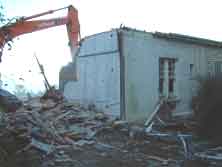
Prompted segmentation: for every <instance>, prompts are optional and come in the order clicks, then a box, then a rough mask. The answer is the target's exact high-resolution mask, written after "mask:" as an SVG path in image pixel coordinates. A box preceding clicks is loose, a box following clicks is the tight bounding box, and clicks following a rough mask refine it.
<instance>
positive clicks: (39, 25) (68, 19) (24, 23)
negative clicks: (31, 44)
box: [0, 5, 80, 62]
mask: <svg viewBox="0 0 222 167" xmlns="http://www.w3.org/2000/svg"><path fill="white" fill-rule="evenodd" d="M67 8H68V15H67V16H65V17H60V18H52V19H45V20H33V19H35V18H37V17H40V16H44V15H48V14H52V13H54V12H56V11H60V10H64V9H67ZM61 25H66V27H67V33H68V39H69V46H70V49H71V55H72V58H73V59H74V60H75V56H76V53H77V50H78V40H79V39H80V25H79V20H78V11H77V9H75V8H74V7H73V6H71V5H70V6H68V7H64V8H60V9H56V10H50V11H47V12H43V13H40V14H36V15H33V16H29V17H21V18H19V19H17V20H16V21H15V22H14V23H8V24H6V25H4V26H3V27H1V28H0V62H1V57H2V53H3V49H4V46H5V44H7V43H8V44H9V42H10V41H12V39H13V38H15V37H17V36H19V35H22V34H27V33H32V32H35V31H40V30H43V29H47V28H51V27H55V26H61Z"/></svg>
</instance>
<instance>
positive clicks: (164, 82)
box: [159, 58, 176, 98]
mask: <svg viewBox="0 0 222 167" xmlns="http://www.w3.org/2000/svg"><path fill="white" fill-rule="evenodd" d="M175 64H176V59H174V58H160V59H159V94H160V96H163V97H166V98H170V97H173V96H175V80H176V75H175Z"/></svg>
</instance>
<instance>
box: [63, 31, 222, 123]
mask: <svg viewBox="0 0 222 167" xmlns="http://www.w3.org/2000/svg"><path fill="white" fill-rule="evenodd" d="M221 47H222V43H220V42H217V41H212V40H207V39H202V38H196V37H190V36H184V35H179V34H173V33H160V32H155V33H151V32H144V31H138V30H134V29H130V28H120V29H113V30H111V31H107V32H103V33H99V34H95V35H92V36H89V37H86V38H84V39H83V40H82V41H81V45H80V48H79V53H78V58H77V62H76V64H77V73H78V80H77V81H74V80H72V78H73V77H72V75H73V73H74V72H73V69H75V67H74V65H73V64H72V63H70V64H69V65H67V66H65V67H63V69H62V70H61V72H60V89H61V90H62V91H63V92H64V95H65V97H66V98H67V99H69V100H75V101H78V102H80V103H82V104H87V105H94V106H95V107H96V108H97V109H99V110H102V111H105V112H107V113H108V114H110V115H114V116H118V117H120V118H121V119H126V120H128V121H135V120H141V119H146V118H147V117H148V116H149V115H150V114H151V113H152V112H153V111H154V108H155V106H156V105H157V104H158V103H159V101H160V99H164V100H165V101H167V102H169V103H170V104H172V105H171V106H172V107H171V111H170V112H172V114H173V115H184V114H191V113H192V109H191V105H190V104H191V100H192V97H193V95H195V92H196V90H197V86H198V81H197V78H198V77H200V76H201V77H203V76H208V75H214V74H215V73H220V72H222V48H221Z"/></svg>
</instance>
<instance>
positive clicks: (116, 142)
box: [0, 97, 222, 167]
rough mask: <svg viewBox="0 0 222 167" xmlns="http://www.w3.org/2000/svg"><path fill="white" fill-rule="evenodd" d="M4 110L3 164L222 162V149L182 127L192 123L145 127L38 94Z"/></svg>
mask: <svg viewBox="0 0 222 167" xmlns="http://www.w3.org/2000/svg"><path fill="white" fill-rule="evenodd" d="M4 114H5V115H4V119H5V121H4V124H1V126H0V164H1V165H2V166H10V167H26V166H24V164H27V167H28V166H34V167H51V166H54V167H59V166H64V167H70V166H77V167H82V166H86V167H91V166H97V167H104V166H108V167H111V166H128V167H134V166H141V167H146V166H152V165H153V166H170V167H173V166H182V164H189V166H192V164H193V163H194V162H195V167H200V166H201V167H202V166H203V163H202V162H203V161H207V162H210V164H211V166H212V164H213V163H212V162H214V163H215V164H213V166H220V165H222V159H221V155H222V151H221V150H222V149H221V148H219V147H218V148H215V149H209V148H207V149H202V150H201V149H199V147H200V148H202V146H200V144H199V143H195V141H194V138H195V133H193V132H192V131H190V133H188V132H187V130H188V129H191V128H188V129H186V128H184V127H187V125H189V122H186V123H184V124H182V123H181V122H180V121H179V123H177V122H171V123H170V124H169V123H168V122H167V123H166V125H165V126H163V125H161V126H158V125H157V124H156V123H155V121H154V120H152V121H149V123H148V124H147V125H148V126H143V125H139V124H136V123H129V122H126V121H122V120H116V119H113V117H110V116H108V115H106V114H105V113H103V112H101V111H100V112H98V111H96V110H95V108H94V109H89V108H88V107H87V108H85V107H83V106H81V105H80V104H78V103H76V102H73V103H72V102H67V101H65V100H64V99H63V100H60V101H55V100H53V99H50V98H46V99H42V98H37V97H35V98H32V99H29V101H25V102H24V105H23V106H22V107H21V108H20V109H19V110H17V111H16V112H13V113H11V112H6V113H4ZM177 121H178V120H177ZM185 124H186V126H183V125H185ZM181 127H182V128H181ZM197 146H198V149H197ZM210 152H212V153H214V154H212V153H210ZM215 161H216V162H215ZM218 161H220V162H218ZM11 162H15V163H14V164H10V163H11ZM9 164H10V165H9ZM33 164H34V165H33ZM190 164H191V165H190ZM199 164H201V165H199Z"/></svg>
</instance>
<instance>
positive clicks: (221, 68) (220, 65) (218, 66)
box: [214, 62, 222, 75]
mask: <svg viewBox="0 0 222 167" xmlns="http://www.w3.org/2000/svg"><path fill="white" fill-rule="evenodd" d="M214 68H215V75H221V74H222V62H215V64H214Z"/></svg>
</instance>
